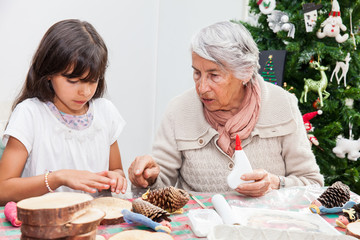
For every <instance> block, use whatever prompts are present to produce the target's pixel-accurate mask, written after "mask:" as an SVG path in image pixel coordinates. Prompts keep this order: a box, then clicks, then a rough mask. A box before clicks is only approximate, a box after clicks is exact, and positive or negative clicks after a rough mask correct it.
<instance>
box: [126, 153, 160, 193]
mask: <svg viewBox="0 0 360 240" xmlns="http://www.w3.org/2000/svg"><path fill="white" fill-rule="evenodd" d="M128 173H129V179H130V181H131V183H132V184H134V185H135V186H137V187H143V188H146V187H148V186H150V185H152V184H153V183H154V182H155V180H156V178H157V177H158V175H159V173H160V167H159V165H158V164H157V163H156V162H155V160H154V159H153V158H152V157H151V156H149V155H145V156H140V157H136V158H135V160H134V161H133V162H132V163H131V165H130V167H129V170H128Z"/></svg>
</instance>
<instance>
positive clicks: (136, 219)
mask: <svg viewBox="0 0 360 240" xmlns="http://www.w3.org/2000/svg"><path fill="white" fill-rule="evenodd" d="M121 213H122V214H123V216H124V220H125V222H127V223H130V224H131V223H140V224H142V225H145V226H147V227H149V228H152V229H154V230H155V231H157V232H166V233H171V230H170V229H169V228H168V227H166V226H163V225H162V224H161V223H158V222H154V221H153V220H151V219H150V218H148V217H146V216H145V215H142V214H140V213H134V212H131V211H129V210H127V209H123V210H122V211H121Z"/></svg>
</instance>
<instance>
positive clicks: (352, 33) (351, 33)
mask: <svg viewBox="0 0 360 240" xmlns="http://www.w3.org/2000/svg"><path fill="white" fill-rule="evenodd" d="M352 11H353V10H352V9H350V11H349V12H350V36H351V38H352V40H353V44H354V49H355V50H356V40H355V35H354V32H353V26H352Z"/></svg>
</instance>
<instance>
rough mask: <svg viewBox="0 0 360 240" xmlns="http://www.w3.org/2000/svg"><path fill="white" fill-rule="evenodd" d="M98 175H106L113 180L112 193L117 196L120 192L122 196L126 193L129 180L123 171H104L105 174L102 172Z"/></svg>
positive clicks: (111, 184) (111, 183)
mask: <svg viewBox="0 0 360 240" xmlns="http://www.w3.org/2000/svg"><path fill="white" fill-rule="evenodd" d="M98 174H100V175H102V174H105V177H108V178H110V179H111V182H110V190H111V192H114V193H116V194H119V193H120V192H121V193H122V194H124V193H125V192H126V188H127V180H126V177H125V174H124V172H123V170H121V169H116V170H112V171H104V172H101V173H98Z"/></svg>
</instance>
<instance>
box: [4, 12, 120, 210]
mask: <svg viewBox="0 0 360 240" xmlns="http://www.w3.org/2000/svg"><path fill="white" fill-rule="evenodd" d="M107 55H108V53H107V48H106V46H105V43H104V41H103V40H102V38H101V37H100V35H99V34H98V33H97V32H96V30H95V29H94V27H93V26H92V25H91V24H89V23H87V22H82V21H79V20H75V19H70V20H64V21H60V22H58V23H56V24H54V25H53V26H52V27H50V29H49V30H48V31H47V32H46V34H45V35H44V37H43V39H42V40H41V42H40V45H39V47H38V49H37V51H36V53H35V55H34V57H33V60H32V64H31V66H30V69H29V72H28V74H27V78H26V81H25V84H24V86H23V89H22V91H21V92H20V94H19V96H18V98H17V99H16V100H15V102H14V105H13V112H12V115H11V117H10V120H9V123H8V125H7V127H6V130H5V132H4V137H3V143H4V145H6V148H5V150H4V153H3V156H2V158H1V161H0V193H1V194H0V205H4V204H5V203H6V202H8V201H19V200H21V199H24V198H28V197H33V196H39V195H42V194H45V193H47V192H53V191H55V190H56V191H75V190H80V191H84V192H88V193H91V194H95V195H96V194H97V190H98V191H101V190H105V189H110V190H111V191H112V192H116V193H117V194H118V193H120V192H122V193H125V191H126V187H127V183H126V178H125V174H124V172H123V170H122V163H121V157H120V151H119V147H118V144H117V138H118V137H119V135H120V132H121V131H122V129H123V126H124V124H125V122H124V120H123V118H122V117H121V116H120V114H119V112H118V111H117V109H116V108H115V106H114V105H113V104H112V103H111V102H110V101H108V100H106V99H104V98H101V96H102V95H103V94H104V91H105V77H104V75H105V69H106V65H107Z"/></svg>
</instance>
